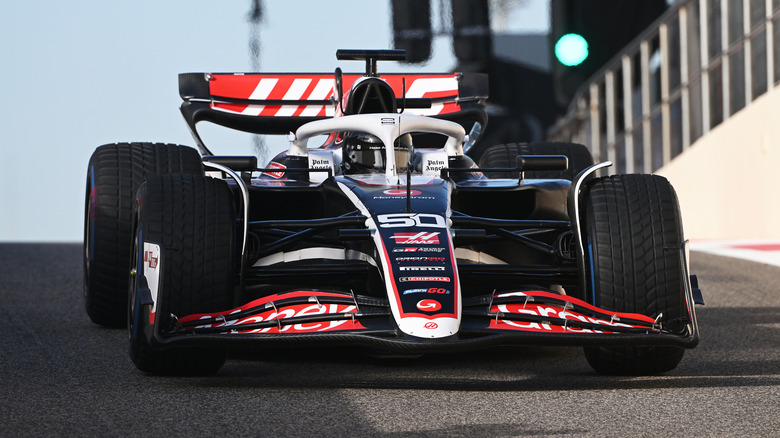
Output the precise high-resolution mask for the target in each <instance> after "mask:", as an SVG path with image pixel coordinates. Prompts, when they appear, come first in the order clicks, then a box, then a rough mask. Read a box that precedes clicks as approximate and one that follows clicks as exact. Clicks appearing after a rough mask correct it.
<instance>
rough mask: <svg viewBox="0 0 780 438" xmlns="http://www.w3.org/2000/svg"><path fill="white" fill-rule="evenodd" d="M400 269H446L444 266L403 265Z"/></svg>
mask: <svg viewBox="0 0 780 438" xmlns="http://www.w3.org/2000/svg"><path fill="white" fill-rule="evenodd" d="M398 270H400V271H446V270H447V269H446V268H445V267H444V266H401V267H399V268H398Z"/></svg>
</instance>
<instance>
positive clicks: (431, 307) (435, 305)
mask: <svg viewBox="0 0 780 438" xmlns="http://www.w3.org/2000/svg"><path fill="white" fill-rule="evenodd" d="M417 308H418V309H420V310H422V311H424V312H435V311H437V310H439V309H441V303H440V302H438V301H436V300H420V301H419V302H418V303H417ZM426 325H427V324H426Z"/></svg>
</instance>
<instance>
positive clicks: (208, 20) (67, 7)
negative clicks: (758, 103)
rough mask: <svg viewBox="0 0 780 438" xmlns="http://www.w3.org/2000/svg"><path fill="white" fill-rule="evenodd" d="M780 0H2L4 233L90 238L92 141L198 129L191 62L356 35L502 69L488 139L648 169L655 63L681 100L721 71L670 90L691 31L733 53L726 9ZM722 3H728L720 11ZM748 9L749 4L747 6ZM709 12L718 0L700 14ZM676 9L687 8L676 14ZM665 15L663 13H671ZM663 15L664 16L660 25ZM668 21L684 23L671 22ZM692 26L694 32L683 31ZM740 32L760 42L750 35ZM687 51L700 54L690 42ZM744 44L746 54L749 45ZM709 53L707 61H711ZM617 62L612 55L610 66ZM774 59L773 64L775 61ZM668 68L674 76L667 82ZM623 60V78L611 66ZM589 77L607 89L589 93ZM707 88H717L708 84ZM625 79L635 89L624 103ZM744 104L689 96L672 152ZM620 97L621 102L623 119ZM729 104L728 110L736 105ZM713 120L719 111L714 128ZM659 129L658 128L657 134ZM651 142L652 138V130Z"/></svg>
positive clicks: (254, 64)
mask: <svg viewBox="0 0 780 438" xmlns="http://www.w3.org/2000/svg"><path fill="white" fill-rule="evenodd" d="M778 3H780V2H778V1H776V0H769V1H767V0H727V1H725V2H724V1H721V0H683V1H679V2H676V3H671V2H667V1H666V0H633V1H624V0H381V1H370V2H368V1H360V0H344V1H314V0H311V1H308V0H286V1H271V0H245V1H231V2H214V1H205V0H170V1H165V2H159V1H151V0H137V1H134V2H131V3H124V4H122V3H113V2H112V3H105V2H92V1H86V0H72V1H67V2H51V1H35V0H31V1H24V2H2V3H1V4H0V37H1V38H2V39H1V40H0V41H2V44H0V59H2V62H3V67H4V68H2V70H0V79H1V80H2V84H3V85H4V93H3V104H2V105H1V106H0V111H1V113H0V138H2V155H0V163H2V172H0V241H51V242H58V241H65V242H77V241H81V239H82V232H83V231H82V228H83V204H84V190H85V189H84V182H85V181H84V179H85V177H86V167H87V163H88V160H89V157H90V155H91V154H92V152H93V150H94V149H95V148H96V147H97V146H99V145H101V144H105V143H113V142H120V141H154V142H167V143H178V144H186V145H194V142H193V141H192V138H191V136H190V134H189V131H188V129H187V127H186V124H185V123H184V121H183V119H182V118H181V115H180V113H179V109H178V107H179V105H180V104H181V99H180V97H179V95H178V77H177V75H178V74H179V73H183V72H252V71H263V72H332V71H333V70H334V69H335V68H336V67H341V68H342V69H343V70H344V71H345V72H356V73H360V72H362V70H363V65H362V64H360V63H354V62H348V61H345V62H341V63H339V62H337V61H336V57H335V52H336V49H339V48H363V49H367V48H371V49H379V48H401V49H406V50H407V57H408V60H407V62H405V63H392V62H383V63H381V64H380V66H379V71H380V73H381V72H383V71H384V72H410V73H412V72H452V71H477V72H484V73H488V74H489V77H490V84H489V86H490V99H489V104H490V105H489V124H488V127H487V130H486V132H485V133H484V135H483V138H482V139H481V140H480V141H481V142H482V143H483V144H485V145H492V144H499V143H507V142H517V141H540V140H544V139H546V138H550V137H551V136H552V137H553V138H556V136H557V138H558V139H561V140H566V141H572V140H577V141H581V142H583V143H586V144H588V146H589V147H591V149H592V150H594V153H595V155H596V156H597V159H604V158H610V159H618V160H623V161H622V162H621V163H622V168H620V169H619V170H626V168H628V170H638V171H641V170H646V171H656V170H658V169H660V168H661V167H663V166H664V165H665V164H667V162H668V160H667V158H670V157H665V156H664V157H662V159H663V160H665V161H663V160H662V161H658V162H657V163H655V162H653V161H652V157H650V156H649V155H648V157H650V158H648V162H647V163H641V162H638V166H639V167H640V168H639V169H634V162H633V161H631V160H632V158H631V157H632V156H633V155H630V156H629V161H631V162H630V163H629V161H627V159H626V157H625V153H624V155H620V154H621V151H622V150H623V149H621V148H623V147H625V142H626V141H627V139H629V138H633V137H632V135H633V134H632V132H631V131H626V132H622V133H621V129H622V130H625V129H628V128H631V127H632V126H634V127H636V126H640V125H641V119H642V117H643V112H642V111H643V108H644V107H643V106H642V105H643V101H641V100H639V101H637V100H633V101H632V100H631V99H630V98H631V96H632V95H634V94H635V95H636V96H639V97H641V96H642V93H643V92H644V91H643V90H644V89H643V88H642V87H644V85H645V82H646V81H645V78H644V76H645V72H647V76H648V78H649V79H647V81H649V85H648V90H650V91H649V93H650V94H648V95H653V96H655V94H657V95H658V99H657V100H658V101H659V102H661V101H664V99H666V102H667V103H669V102H671V104H672V105H674V102H676V101H675V100H674V99H675V96H678V97H679V99H678V100H679V101H680V102H683V101H684V99H686V98H688V97H686V96H688V94H689V93H688V92H687V91H688V90H687V88H686V87H687V86H688V84H689V83H692V84H694V85H695V84H696V83H698V82H697V81H700V82H701V83H702V84H703V83H704V82H703V79H699V78H704V76H705V74H704V73H696V74H697V76H696V77H694V78H693V79H691V80H689V79H687V78H685V79H684V80H678V81H677V82H675V83H676V84H677V85H678V86H679V88H680V91H679V92H677V91H674V90H676V89H674V90H672V91H671V94H669V93H670V92H669V90H668V89H667V90H666V95H664V94H663V87H662V85H663V84H662V79H661V78H663V77H666V78H667V79H668V77H669V72H670V70H669V68H670V67H669V66H671V69H672V70H671V72H672V75H674V74H677V75H678V76H679V75H680V73H681V72H680V68H679V65H677V67H675V59H676V60H677V64H680V60H681V59H682V58H683V56H682V55H680V53H679V52H680V48H681V47H683V48H684V47H688V46H689V45H691V44H692V43H695V44H697V45H698V44H700V42H699V39H698V38H697V39H696V41H692V40H691V38H692V37H691V36H690V35H689V34H690V33H691V32H692V30H693V31H695V33H696V34H697V35H698V34H701V35H703V36H704V38H705V39H706V38H708V37H707V35H709V33H713V30H715V31H717V32H716V33H714V34H713V36H712V39H713V41H721V40H723V41H724V42H725V44H724V45H723V46H722V47H721V46H719V50H720V52H719V53H721V52H723V53H725V54H726V56H728V52H727V50H728V48H729V44H730V40H727V39H724V38H725V37H724V32H725V30H727V29H730V26H731V24H730V23H731V22H730V21H728V20H729V18H728V16H726V18H725V19H722V17H724V16H725V13H726V12H727V11H731V12H732V16H734V17H736V18H734V21H738V20H743V21H744V22H745V23H747V27H746V28H745V27H744V26H743V27H742V28H741V29H742V32H743V33H745V34H746V35H747V36H748V37H749V36H750V29H751V28H752V24H751V23H758V22H759V21H760V20H758V19H756V18H755V17H753V11H754V9H753V8H754V7H755V8H758V7H759V6H761V5H762V4H763V5H765V6H761V11H759V14H758V18H762V16H761V15H760V14H761V13H763V16H764V17H765V18H766V20H764V21H762V23H766V24H764V25H763V26H764V27H762V28H761V29H763V32H764V33H763V34H762V35H763V36H762V37H763V38H764V40H765V41H767V42H769V46H772V44H771V42H772V41H774V40H776V39H777V37H776V35H775V33H771V32H776V28H780V26H776V28H775V30H772V31H771V32H770V30H771V29H772V26H771V23H772V18H773V17H774V15H777V14H776V13H775V12H777V11H776V10H777V9H780V5H778ZM721 4H726V5H727V8H726V9H727V10H721V9H720V5H721ZM714 5H718V8H719V9H718V10H717V11H715V12H714V13H713V8H714V7H715V6H714ZM737 10H741V12H740V14H739V15H738V16H736V15H735V12H736V11H737ZM702 11H704V13H705V15H701V13H702ZM746 13H747V15H746ZM773 14H774V15H773ZM700 16H704V17H710V16H711V17H710V18H711V20H709V19H708V20H705V21H707V22H708V23H709V26H708V27H705V28H704V29H703V30H701V26H698V21H699V20H698V19H699V17H700ZM775 18H776V17H775ZM665 20H671V21H669V22H670V23H671V24H670V25H669V26H668V28H667V24H666V22H667V21H665ZM674 20H676V21H674ZM683 20H686V21H683ZM724 20H725V21H724ZM751 20H753V21H751ZM659 23H662V24H661V27H660V29H659V27H658V24H659ZM721 24H722V25H723V26H721ZM648 26H651V29H650V31H649V32H650V33H649V34H648V30H647V29H648ZM694 27H695V29H694ZM653 29H655V30H653ZM668 29H672V30H674V32H671V31H670V32H671V33H669V32H667V30H668ZM724 29H725V30H724ZM681 30H683V31H684V32H683V33H681ZM700 31H701V32H700ZM652 32H655V33H652ZM702 32H703V33H702ZM708 32H709V33H708ZM661 35H663V36H661ZM725 35H728V34H727V33H726V34H725ZM683 37H685V38H686V39H685V40H682V38H683ZM643 38H645V39H644V40H642V39H643ZM759 39H760V38H759ZM640 40H642V41H640ZM669 41H673V42H674V44H672V46H674V45H675V44H676V46H674V47H676V48H674V47H673V48H672V49H674V50H671V49H670V50H669V51H670V52H671V53H672V56H676V58H673V59H671V61H670V60H669V58H664V57H665V56H667V54H666V50H665V49H666V48H667V46H669V44H670V42H669ZM740 41H741V40H740ZM631 44H634V45H635V46H636V47H635V48H634V49H635V54H636V56H634V54H633V53H634V52H629V53H628V54H627V55H626V54H625V53H623V54H621V53H620V52H621V50H624V49H625V48H626V47H627V46H630V45H631ZM739 44H741V45H739ZM738 45H739V47H743V46H745V43H738ZM777 46H780V44H777ZM669 47H671V46H669ZM697 47H698V46H697ZM703 47H706V46H703ZM710 47H711V46H710ZM773 47H774V46H773ZM697 50H698V48H697ZM771 50H775V49H772V48H771V47H764V52H763V53H764V70H767V61H766V58H767V53H768V52H770V51H771ZM743 52H744V51H743ZM698 54H699V52H697V53H696V54H695V55H696V56H698ZM685 56H694V55H689V54H687V52H686V54H685ZM742 56H743V57H742V58H741V59H742V61H743V63H744V61H745V59H746V58H745V56H746V55H745V54H744V53H743V55H742ZM621 57H622V58H621ZM777 58H780V56H778V57H777ZM626 59H627V60H628V61H626ZM725 59H728V58H725ZM621 61H622V63H621ZM625 62H628V63H627V64H626V63H625ZM707 62H709V61H707V60H706V59H705V61H703V63H704V64H705V65H708V64H707ZM713 62H714V64H713V66H715V67H713V71H715V70H714V69H715V68H716V67H717V68H718V71H721V72H723V71H725V70H722V69H721V66H722V65H725V64H726V62H724V61H722V60H721V58H717V59H715V61H713ZM610 63H611V65H613V67H612V69H611V70H610V69H609V68H607V69H606V70H605V66H606V67H609V65H610ZM615 63H617V64H615ZM778 64H780V62H779V63H778ZM615 65H616V66H617V67H615ZM746 65H747V64H746ZM773 65H774V64H772V63H771V62H770V63H769V66H768V68H769V70H771V69H772V68H773V67H772V66H773ZM626 66H629V67H630V66H634V68H633V70H630V69H629V70H628V71H629V72H633V73H631V74H629V75H626V74H625V71H626V69H627V67H626ZM723 68H724V69H725V67H723ZM688 70H689V68H688V66H687V64H686V70H685V72H683V73H686V74H687V71H688ZM754 72H755V71H754ZM615 74H617V75H618V79H620V78H625V81H624V84H625V86H621V85H620V84H618V83H616V82H614V81H615ZM654 74H657V76H658V80H657V81H655V79H654V78H655V76H653V75H654ZM610 75H611V76H610ZM664 75H666V76H664ZM721 76H722V75H721ZM777 76H780V74H779V75H777ZM610 77H611V78H612V79H611V80H612V81H613V82H609V81H610ZM707 77H708V79H707V84H710V83H711V81H710V80H709V76H707ZM594 78H595V82H594ZM600 78H601V79H600ZM713 80H718V78H717V77H716V78H714V79H713ZM742 80H743V82H744V73H743V79H742ZM599 81H601V82H599ZM673 82H674V81H673ZM773 83H774V80H773V77H772V76H770V77H769V78H764V92H765V91H766V90H768V89H771V88H772V85H773ZM593 84H596V85H593ZM599 84H600V85H599ZM718 84H720V85H722V87H723V88H722V89H721V92H720V93H719V95H721V102H723V100H722V95H723V92H722V91H723V90H729V89H730V88H729V87H730V84H729V83H728V82H726V83H725V84H724V82H723V78H722V77H720V82H718ZM667 85H668V84H667ZM673 85H674V84H673ZM594 86H595V87H596V88H593V87H594ZM598 87H601V88H598ZM667 88H668V87H667ZM743 88H744V87H743ZM583 90H584V92H583ZM589 90H590V91H594V90H595V91H594V93H591V94H588V91H589ZM610 90H612V91H613V93H612V94H610ZM616 90H617V92H618V93H617V94H615V93H614V92H615V91H616ZM624 91H625V95H624ZM715 91H718V90H717V89H716V90H715ZM743 91H744V90H743ZM675 93H677V94H675ZM699 94H700V95H699V97H701V95H702V92H701V90H699ZM716 94H717V93H716ZM743 94H744V93H743ZM755 94H756V93H755V92H754V93H753V95H755ZM610 96H611V98H612V99H613V100H615V99H618V101H619V102H618V104H617V106H616V107H612V109H611V110H610V103H609V99H610ZM670 96H671V97H670ZM599 97H600V98H601V100H600V101H599ZM583 99H584V100H583ZM645 100H647V99H645ZM599 102H601V104H602V105H601V109H599V107H596V112H595V113H591V115H590V116H589V115H588V114H587V110H588V108H590V109H591V110H592V109H593V108H594V107H593V105H594V103H595V104H596V105H598V104H599ZM605 102H606V104H605ZM707 102H709V100H707ZM748 103H749V100H747V101H746V100H745V99H743V101H742V106H746V105H747V104H748ZM578 104H580V105H582V108H581V109H582V111H580V112H577V111H573V110H572V109H573V108H574V109H576V108H577V105H578ZM624 106H625V107H627V108H630V107H635V111H634V113H633V115H634V116H638V117H639V119H638V120H640V123H637V124H635V125H632V124H631V123H630V122H631V114H632V113H631V112H630V111H628V112H626V110H625V108H624ZM689 106H690V105H689ZM616 108H618V109H617V110H616ZM647 108H648V112H647V114H645V116H647V117H646V118H647V120H649V122H648V123H651V122H652V120H653V113H652V111H654V108H655V107H650V106H648V107H647ZM672 108H673V109H674V107H672ZM667 109H668V108H667ZM739 109H741V107H740V108H736V110H739ZM686 110H687V107H686ZM731 110H732V111H731V112H726V113H725V115H726V117H720V116H718V117H713V118H711V119H710V118H708V119H706V120H704V121H702V120H701V119H696V120H693V121H691V120H687V119H684V118H683V119H680V118H679V117H678V118H677V119H675V117H674V114H675V113H674V112H673V111H672V113H671V114H672V116H671V118H669V117H667V122H666V124H667V125H669V124H670V123H671V124H672V126H674V122H675V121H676V120H678V119H679V120H683V121H684V122H685V123H686V124H690V125H691V126H694V125H696V123H698V126H699V128H698V131H696V127H695V126H694V127H693V128H692V129H693V130H694V132H693V134H694V136H693V137H692V136H691V133H690V132H687V131H684V130H683V131H681V135H680V139H681V140H680V144H681V145H682V146H680V147H679V148H678V149H679V150H677V149H672V150H673V152H672V155H675V154H678V153H681V152H682V151H683V150H684V149H685V148H687V147H688V146H689V145H690V144H691V143H692V142H693V141H695V140H696V139H697V138H698V137H699V136H702V135H704V134H706V133H707V131H708V130H709V128H710V127H714V126H715V125H717V124H718V123H720V122H722V121H723V120H724V119H725V118H728V116H730V114H731V113H733V112H735V111H733V110H734V108H731ZM583 111H584V113H583ZM599 111H601V112H602V113H603V115H602V116H599V114H601V113H599ZM610 111H612V113H610ZM616 111H618V112H619V113H620V114H618V115H619V117H617V119H615V113H616ZM621 111H622V112H621ZM720 111H721V113H722V112H723V111H722V108H721V109H720ZM662 112H663V105H659V109H658V114H662ZM700 112H701V111H699V113H700ZM583 114H585V115H584V116H583ZM594 114H595V115H594ZM610 114H612V117H613V119H612V126H610ZM626 114H628V115H626ZM588 117H590V118H588ZM593 117H595V119H594V118H593ZM599 117H601V118H600V119H599ZM659 117H660V116H659ZM659 120H660V118H659ZM705 122H706V123H705ZM659 123H660V122H659ZM702 124H704V125H706V127H705V128H702V126H703V125H702ZM678 125H679V123H678ZM648 126H651V127H652V125H650V124H648ZM659 126H661V125H659ZM686 126H687V125H686ZM681 129H682V128H681ZM199 131H200V132H201V133H202V136H203V138H204V140H205V142H206V144H207V145H209V147H210V148H211V149H212V150H213V151H214V152H215V153H224V154H256V155H258V156H259V158H260V162H261V163H262V162H265V161H267V160H269V159H270V158H271V157H273V156H274V155H275V154H276V153H278V152H280V151H281V150H283V149H285V148H286V147H287V143H286V141H285V140H284V139H283V138H271V137H259V136H253V135H249V134H244V133H239V132H234V131H230V130H228V129H226V128H221V127H219V126H216V125H211V126H209V125H208V124H202V125H199ZM599 131H603V133H604V135H603V138H604V150H601V151H600V150H599V147H600V146H601V145H600V144H599V143H600V142H601V140H599V137H598V136H596V137H594V132H595V133H598V132H599ZM610 132H612V133H613V135H612V138H610ZM615 132H617V136H616V135H615V134H614V133H615ZM647 132H652V130H651V131H647ZM686 135H687V137H686ZM593 138H596V144H595V146H594V144H590V140H591V139H593ZM649 138H650V136H649V134H648V135H647V136H646V137H645V140H649ZM658 138H661V137H658ZM676 138H677V137H676V136H675V134H674V132H672V134H671V136H670V137H669V139H668V141H667V139H666V138H665V137H664V138H662V140H663V142H666V143H669V142H671V143H672V144H674V142H675V139H676ZM586 140H587V141H586ZM610 142H611V143H610ZM621 142H623V143H621ZM636 143H638V144H641V143H643V142H642V140H641V138H640V139H639V140H638V141H637V142H636ZM644 143H649V141H645V142H644ZM631 144H633V143H631ZM607 146H608V147H609V149H608V148H607ZM632 147H633V146H632ZM594 148H595V149H594ZM607 149H608V150H607ZM658 150H661V148H659V149H658ZM610 153H611V154H612V156H610V155H609V154H610ZM616 154H617V155H616ZM672 158H673V157H672ZM618 167H620V165H619V166H618ZM673 182H674V181H673Z"/></svg>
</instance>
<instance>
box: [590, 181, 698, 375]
mask: <svg viewBox="0 0 780 438" xmlns="http://www.w3.org/2000/svg"><path fill="white" fill-rule="evenodd" d="M583 204H584V224H585V225H584V226H585V230H586V236H585V237H586V244H587V247H586V249H585V252H586V260H587V264H586V266H589V267H590V275H589V277H590V278H589V280H590V284H591V289H592V290H591V291H590V294H591V296H590V297H588V298H589V301H591V302H593V304H594V305H596V306H598V307H601V308H604V309H609V310H614V311H618V312H633V313H641V314H643V315H647V316H651V317H656V316H657V315H659V314H663V316H662V318H661V319H660V322H661V323H662V324H663V325H664V328H667V329H670V330H673V331H682V328H683V325H684V324H685V323H686V321H685V319H686V318H687V312H686V309H687V307H686V303H685V290H684V283H683V281H684V279H683V271H682V266H681V265H680V264H681V261H680V248H681V245H682V242H683V234H682V224H681V219H680V210H679V205H678V202H677V195H676V194H675V192H674V189H673V188H672V186H671V184H670V183H669V181H667V180H666V179H665V178H663V177H660V176H656V175H617V176H611V177H606V178H599V179H597V180H594V181H593V182H591V183H590V184H589V185H588V189H587V191H586V193H585V195H584V203H583ZM683 353H684V350H683V349H682V348H679V347H669V346H649V347H633V346H632V347H623V346H620V347H586V348H585V357H586V358H587V360H588V363H589V364H590V365H591V366H592V367H593V368H594V369H595V370H596V371H597V372H598V373H601V374H608V375H647V374H658V373H663V372H666V371H670V370H672V369H674V368H675V367H676V366H677V364H678V363H679V362H680V360H682V357H683Z"/></svg>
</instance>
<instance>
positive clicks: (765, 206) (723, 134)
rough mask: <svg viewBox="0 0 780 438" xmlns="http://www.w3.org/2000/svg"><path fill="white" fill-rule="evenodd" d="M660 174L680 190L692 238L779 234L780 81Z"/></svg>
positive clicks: (687, 232) (772, 236) (687, 231)
mask: <svg viewBox="0 0 780 438" xmlns="http://www.w3.org/2000/svg"><path fill="white" fill-rule="evenodd" d="M656 173H658V174H659V175H663V176H665V177H666V178H668V179H669V181H671V183H672V185H673V186H674V188H675V189H676V191H677V196H678V197H679V200H680V206H681V208H682V216H683V226H684V228H685V235H686V237H687V238H688V239H691V240H706V239H780V86H776V87H775V88H774V89H772V90H770V91H769V92H767V93H765V94H764V95H762V96H760V97H759V98H757V99H756V100H755V101H753V102H751V104H750V105H748V106H746V107H745V108H744V109H743V110H741V111H740V112H738V113H736V114H734V115H733V116H731V117H730V118H729V119H728V120H726V121H725V122H724V123H721V124H720V125H718V126H716V127H715V128H714V129H713V130H712V131H710V132H709V134H707V135H705V136H703V137H701V138H700V139H699V140H697V141H696V142H695V143H694V144H692V145H691V147H690V148H688V149H687V150H686V151H685V152H683V153H682V154H680V155H679V156H677V157H676V158H675V159H674V160H672V161H671V162H670V163H669V164H667V165H666V166H664V167H662V168H661V169H659V170H658V171H657V172H656Z"/></svg>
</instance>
